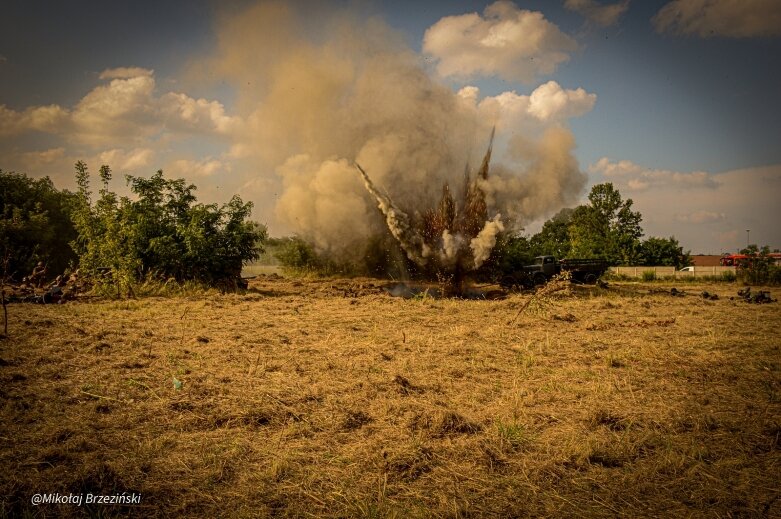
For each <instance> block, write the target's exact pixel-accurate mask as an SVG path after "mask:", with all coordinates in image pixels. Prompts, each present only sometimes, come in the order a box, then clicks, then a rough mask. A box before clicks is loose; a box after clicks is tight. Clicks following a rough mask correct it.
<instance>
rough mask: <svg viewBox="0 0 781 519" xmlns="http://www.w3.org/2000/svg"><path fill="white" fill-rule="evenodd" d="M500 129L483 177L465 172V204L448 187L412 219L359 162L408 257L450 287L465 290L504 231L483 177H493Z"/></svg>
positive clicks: (367, 184) (454, 291)
mask: <svg viewBox="0 0 781 519" xmlns="http://www.w3.org/2000/svg"><path fill="white" fill-rule="evenodd" d="M494 132H495V129H494V130H492V131H491V138H490V141H489V144H488V150H487V151H486V154H485V157H484V158H483V162H482V164H481V165H480V169H479V170H478V172H477V178H476V179H474V180H473V179H471V178H470V174H469V168H468V167H467V169H466V171H465V174H464V190H463V193H462V197H461V200H460V203H457V202H456V200H455V199H454V198H453V195H452V193H451V190H450V186H449V185H448V184H447V183H445V184H444V185H443V186H442V197H441V198H440V200H439V203H438V204H437V206H436V207H434V208H430V209H428V210H427V211H425V212H423V213H422V216H420V217H419V218H417V219H415V218H411V217H410V216H409V215H408V214H407V213H406V212H404V211H403V210H402V209H401V208H399V207H398V206H397V205H396V204H394V202H393V200H391V199H390V197H389V196H387V195H385V194H383V193H381V192H380V191H379V190H378V189H377V187H376V186H375V185H374V183H373V182H372V181H371V179H370V178H369V175H368V174H367V173H366V171H365V170H364V169H363V168H362V167H361V166H360V165H359V164H358V163H357V162H356V163H355V167H356V168H357V169H358V171H359V173H360V174H361V177H362V178H363V184H364V186H365V187H366V190H367V191H368V192H369V193H370V194H371V195H372V196H373V197H374V198H375V200H376V201H377V207H378V208H379V209H380V211H381V212H382V214H383V215H384V216H385V223H386V225H387V226H388V230H389V231H390V233H391V235H392V236H393V237H394V238H395V239H396V240H397V241H398V242H399V245H401V248H402V250H404V252H405V253H406V255H407V257H408V258H409V259H410V260H411V261H412V262H413V263H415V264H416V265H418V266H419V267H421V268H423V269H424V270H428V271H433V272H434V273H435V274H436V276H437V278H438V279H439V280H441V281H443V282H444V283H445V285H446V292H449V293H450V294H452V295H459V294H461V293H462V292H463V279H464V275H465V274H466V273H467V272H469V271H473V270H476V269H478V268H480V266H482V265H483V263H485V261H486V260H487V259H488V258H489V256H490V254H491V251H492V250H493V248H494V246H495V245H496V239H497V236H498V234H499V233H500V232H502V231H503V230H504V224H503V223H502V219H501V218H502V217H501V214H498V213H497V214H495V215H494V216H493V218H489V216H488V205H487V203H486V197H485V193H484V192H483V190H482V189H481V188H480V185H479V181H485V180H486V179H488V171H489V165H490V162H491V152H492V149H493V140H494Z"/></svg>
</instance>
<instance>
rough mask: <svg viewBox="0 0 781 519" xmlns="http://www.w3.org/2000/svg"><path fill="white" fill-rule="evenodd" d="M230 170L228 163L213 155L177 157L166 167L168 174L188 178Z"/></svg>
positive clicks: (208, 175)
mask: <svg viewBox="0 0 781 519" xmlns="http://www.w3.org/2000/svg"><path fill="white" fill-rule="evenodd" d="M230 170H231V167H230V164H228V163H226V162H224V161H222V160H218V159H215V158H213V157H206V158H203V159H201V160H190V159H178V160H174V161H173V162H171V163H170V164H168V166H167V167H166V173H167V174H168V176H171V177H186V178H190V179H195V178H204V177H212V176H215V175H218V174H220V173H229V172H230Z"/></svg>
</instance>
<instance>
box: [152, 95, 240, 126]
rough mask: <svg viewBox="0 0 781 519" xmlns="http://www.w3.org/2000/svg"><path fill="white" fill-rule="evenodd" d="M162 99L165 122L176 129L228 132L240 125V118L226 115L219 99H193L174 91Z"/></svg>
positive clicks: (161, 104)
mask: <svg viewBox="0 0 781 519" xmlns="http://www.w3.org/2000/svg"><path fill="white" fill-rule="evenodd" d="M160 101H161V102H160V106H161V109H162V113H163V114H164V115H165V122H166V124H167V126H168V127H169V128H171V129H174V130H180V131H196V132H200V133H218V134H228V133H230V132H231V131H232V130H233V129H235V128H236V127H237V126H238V125H239V119H238V118H237V117H230V116H228V115H226V114H225V107H224V106H223V105H222V103H220V102H219V101H207V100H206V99H193V98H192V97H189V96H188V95H186V94H181V93H174V92H169V93H168V94H165V95H164V96H163V97H162V98H161V100H160Z"/></svg>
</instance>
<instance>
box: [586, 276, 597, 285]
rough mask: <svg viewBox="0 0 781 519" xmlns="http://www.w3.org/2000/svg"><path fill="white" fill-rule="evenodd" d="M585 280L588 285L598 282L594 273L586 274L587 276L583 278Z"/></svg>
mask: <svg viewBox="0 0 781 519" xmlns="http://www.w3.org/2000/svg"><path fill="white" fill-rule="evenodd" d="M583 282H584V283H585V284H587V285H593V284H594V283H596V282H597V276H595V275H594V274H586V277H584V278H583Z"/></svg>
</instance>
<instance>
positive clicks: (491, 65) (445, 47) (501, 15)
mask: <svg viewBox="0 0 781 519" xmlns="http://www.w3.org/2000/svg"><path fill="white" fill-rule="evenodd" d="M577 48H578V45H577V43H576V42H575V40H573V39H572V38H571V37H569V36H568V35H566V34H565V33H563V32H562V31H561V30H560V29H559V28H558V27H557V26H556V25H555V24H553V23H551V22H549V21H548V20H546V19H545V17H544V16H543V14H542V13H540V12H537V11H528V10H522V9H519V8H518V7H517V6H516V5H515V4H513V3H512V2H509V1H505V0H500V1H498V2H495V3H493V4H491V5H489V6H488V7H486V8H485V10H484V11H483V15H482V16H481V15H479V14H478V13H470V14H463V15H457V16H446V17H444V18H442V19H441V20H439V21H438V22H436V23H435V24H434V25H432V26H431V27H429V28H428V29H427V30H426V33H425V35H424V37H423V51H424V52H425V53H427V54H429V55H431V56H433V57H434V58H435V59H436V60H437V65H436V67H437V71H438V72H439V73H440V74H441V75H443V76H454V77H459V78H469V77H475V76H497V77H500V78H503V79H506V80H509V81H521V82H524V83H530V82H531V81H533V80H534V78H535V77H538V76H542V75H548V74H552V73H553V72H554V71H555V70H556V68H557V67H558V66H559V65H560V64H561V63H564V62H565V61H567V60H568V59H569V53H571V52H573V51H575V50H576V49H577Z"/></svg>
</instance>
